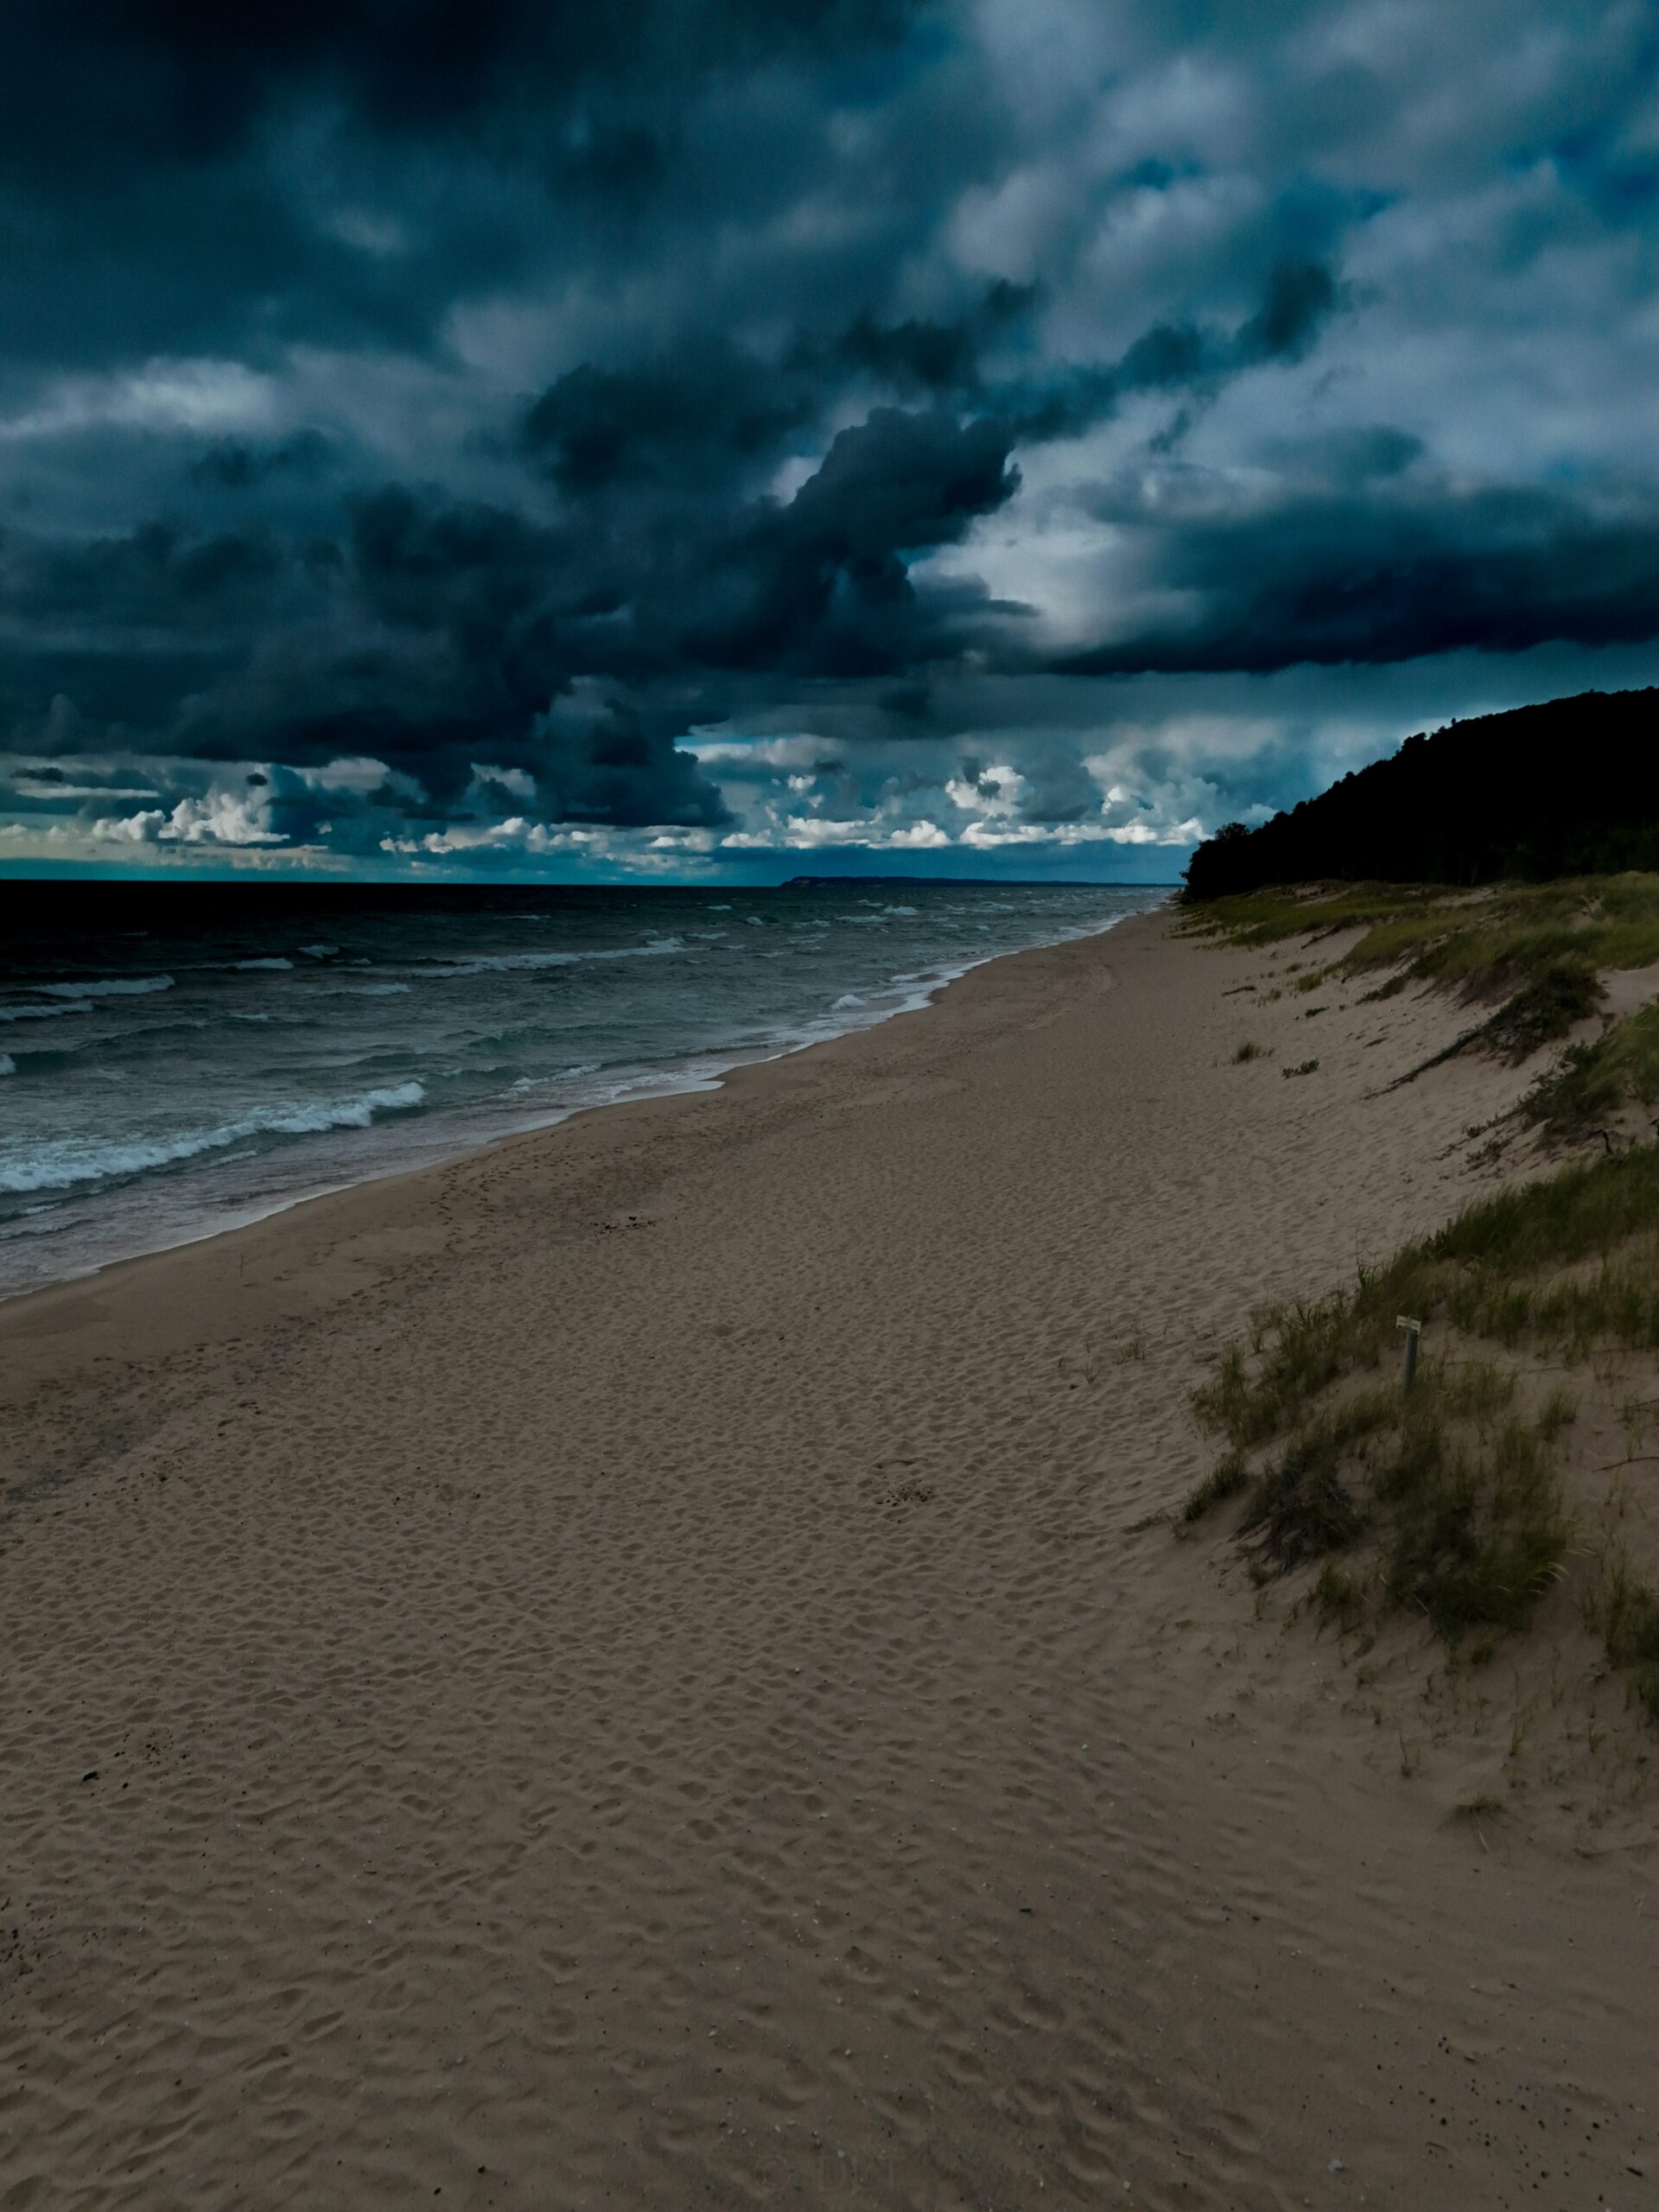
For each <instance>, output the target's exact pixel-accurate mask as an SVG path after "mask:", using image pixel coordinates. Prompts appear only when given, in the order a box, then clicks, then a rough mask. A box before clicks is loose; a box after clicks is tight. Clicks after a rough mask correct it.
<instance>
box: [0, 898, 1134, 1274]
mask: <svg viewBox="0 0 1659 2212" xmlns="http://www.w3.org/2000/svg"><path fill="white" fill-rule="evenodd" d="M3 889H4V893H5V898H4V904H3V910H0V911H3V916H4V919H5V923H6V935H5V940H4V944H5V950H4V951H3V953H0V1294H12V1293H16V1292H17V1291H20V1290H25V1289H29V1288H32V1287H35V1286H37V1285H39V1284H41V1283H44V1282H48V1281H54V1280H57V1279H60V1278H61V1277H64V1276H66V1275H69V1274H76V1273H79V1272H82V1271H84V1270H86V1269H87V1268H92V1267H97V1266H99V1265H102V1264H104V1263H105V1262H108V1261H110V1260H112V1259H116V1258H119V1257H122V1256H124V1255H130V1254H132V1253H136V1252H140V1251H146V1250H151V1249H156V1248H158V1247H160V1246H162V1245H165V1244H170V1243H179V1242H181V1241H183V1240H185V1239H187V1238H189V1237H192V1236H202V1235H205V1234H207V1233H209V1232H210V1231H212V1230H215V1229H218V1228H220V1227H223V1226H226V1225H228V1224H231V1223H232V1222H235V1221H238V1220H245V1219H250V1218H252V1217H255V1216H257V1215H258V1214H260V1213H263V1212H267V1211H270V1210H271V1209H272V1208H274V1207H277V1206H280V1205H284V1204H287V1203H289V1202H290V1201H291V1200H293V1199H294V1198H298V1197H301V1196H302V1195H304V1194H305V1193H307V1192H315V1191H318V1190H321V1189H327V1188H331V1187H334V1186H337V1185H342V1184H347V1183H352V1182H355V1181H359V1180H361V1179H365V1178H366V1177H369V1176H373V1175H380V1174H385V1173H391V1172H393V1171H396V1170H397V1169H401V1168H407V1167H413V1166H420V1165H422V1164H423V1163H425V1162H427V1161H429V1160H435V1159H439V1158H442V1157H445V1156H448V1155H453V1154H455V1153H457V1152H461V1151H463V1150H465V1149H467V1147H469V1146H472V1145H474V1144H478V1143H481V1142H484V1141H486V1140H488V1139H489V1138H492V1137H494V1136H499V1135H505V1134H506V1133H507V1132H509V1131H511V1130H515V1129H524V1128H534V1127H537V1126H538V1125H542V1124H545V1123H549V1122H556V1121H560V1120H563V1118H565V1117H566V1116H568V1115H569V1114H571V1113H574V1112H575V1111H577V1110H579V1109H582V1108H583V1107H589V1106H594V1105H601V1104H605V1103H610V1102H613V1101H615V1100H618V1099H623V1098H635V1097H640V1096H647V1095H649V1094H651V1093H653V1092H662V1091H669V1090H686V1089H691V1088H696V1087H702V1086H704V1085H707V1084H710V1083H712V1082H713V1081H714V1080H715V1078H716V1077H718V1076H719V1074H720V1073H721V1071H723V1070H725V1069H727V1068H729V1067H732V1066H734V1065H736V1064H738V1063H739V1062H741V1061H745V1060H755V1059H763V1058H770V1057H772V1056H773V1055H775V1054H777V1053H779V1052H789V1051H791V1050H794V1049H796V1048H798V1047H799V1046H803V1045H808V1044H811V1043H813V1042H815V1041H817V1039H821V1038H824V1037H829V1036H833V1035H836V1034H837V1033H841V1032H843V1031H846V1030H849V1029H858V1028H863V1027H868V1026H869V1025H870V1024H872V1023H874V1022H877V1021H880V1020H885V1019H887V1017H888V1016H889V1015H890V1014H895V1013H899V1012H901V1011H903V1010H905V1009H907V1008H909V1007H916V1006H918V1005H921V1004H924V1003H925V1001H926V999H927V997H928V995H929V994H930V992H931V991H932V990H934V989H936V988H938V985H939V984H941V983H943V982H947V981H949V980H950V978H951V977H952V976H957V975H960V974H961V973H962V972H963V970H964V969H967V968H969V967H971V966H972V965H974V964H975V963H976V962H978V961H981V960H984V959H987V958H989V957H992V956H994V955H995V954H998V953H1002V952H1010V951H1014V950H1019V949H1021V948H1023V947H1026V946H1029V945H1034V944H1052V943H1056V942H1058V941H1060V940H1062V939H1065V938H1073V937H1077V936H1082V935H1084V934H1087V933H1089V932H1090V931H1096V930H1099V929H1103V928H1107V927H1109V926H1110V925H1111V924H1112V923H1113V922H1114V921H1116V920H1119V919H1121V918H1122V917H1123V916H1124V915H1125V914H1128V913H1132V912H1137V911H1139V910H1141V909H1142V908H1144V907H1146V906H1151V905H1154V904H1156V903H1157V902H1158V900H1160V899H1161V898H1162V897H1164V896H1165V895H1166V894H1165V893H1163V892H1161V891H1160V890H1156V889H1147V888H1144V887H1134V888H1125V889H1112V888H1109V887H1103V886H1102V887H1082V886H1048V885H1043V886H1023V885H1006V884H996V885H993V884H986V885H983V886H980V885H974V886H967V887H957V886H949V885H930V884H922V883H913V884H912V883H906V884H903V885H901V886H885V885H874V884H870V883H868V882H866V883H858V882H849V883H845V884H838V885H833V886H823V887H819V886H811V887H785V888H784V889H781V890H758V891H736V890H724V891H721V890H707V891H702V890H696V891H692V890H655V889H652V890H633V889H618V890H566V889H557V888H547V887H512V888H498V887H479V888H471V887H442V888H439V887H426V886H423V887H408V888H403V887H399V888H395V889H389V888H385V887H370V886H353V887H339V886H309V885H303V886H302V885H284V886H264V885H261V886H246V887H245V886H234V887H218V886H208V885H199V884H192V885H173V884H166V885H150V884H121V885H107V886H86V885H73V886H71V885H67V884H43V883H13V884H10V885H8V886H5V887H3Z"/></svg>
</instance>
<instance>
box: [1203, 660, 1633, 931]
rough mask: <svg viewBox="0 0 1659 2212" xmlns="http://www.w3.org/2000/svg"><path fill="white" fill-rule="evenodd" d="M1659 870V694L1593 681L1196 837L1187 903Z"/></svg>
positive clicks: (1447, 732) (1455, 726)
mask: <svg viewBox="0 0 1659 2212" xmlns="http://www.w3.org/2000/svg"><path fill="white" fill-rule="evenodd" d="M1619 868H1659V690H1646V691H1615V692H1611V693H1609V692H1602V691H1586V692H1583V693H1581V694H1580V696H1578V697H1577V698H1575V699H1552V700H1551V701H1550V702H1548V705H1546V706H1541V707H1517V708H1516V709H1514V710H1513V711H1512V712H1511V713H1509V714H1503V715H1481V716H1480V717H1479V718H1478V720H1477V721H1466V722H1453V723H1452V725H1451V727H1450V728H1447V729H1443V730H1440V731H1437V732H1436V734H1434V735H1433V737H1409V738H1408V739H1407V740H1406V741H1405V743H1404V744H1403V745H1402V747H1401V748H1400V750H1399V751H1398V753H1395V754H1393V755H1392V756H1391V757H1390V758H1389V760H1378V761H1376V762H1374V763H1373V764H1372V766H1370V767H1369V768H1362V769H1360V770H1358V772H1357V773H1356V774H1354V775H1351V776H1344V778H1343V779H1342V781H1341V782H1340V783H1338V784H1332V786H1331V788H1330V790H1329V791H1321V792H1320V793H1319V797H1318V798H1310V799H1304V800H1303V801H1302V803H1301V804H1300V806H1296V807H1293V808H1292V809H1291V810H1290V812H1289V813H1288V814H1275V815H1274V817H1273V819H1272V821H1271V822H1265V823H1262V827H1261V828H1260V829H1244V828H1243V826H1242V825H1241V824H1240V823H1236V822H1235V823H1229V824H1228V825H1227V827H1226V828H1225V829H1221V830H1219V831H1217V834H1216V836H1213V837H1211V839H1210V840H1209V841H1208V842H1207V843H1205V844H1202V845H1200V846H1199V847H1198V851H1197V852H1196V853H1195V854H1194V855H1192V866H1191V867H1190V868H1188V870H1187V875H1186V896H1187V897H1188V899H1219V898H1223V897H1224V896H1225V895H1226V894H1227V893H1229V892H1232V891H1252V890H1255V888H1256V887H1258V886H1259V885H1262V884H1264V883H1304V882H1309V881H1313V880H1320V879H1332V878H1334V879H1337V880H1343V881H1348V882H1357V881H1361V880H1368V879H1369V880H1380V881H1383V882H1388V883H1488V882H1491V881H1493V880H1496V879H1498V878H1500V877H1508V876H1518V877H1523V878H1529V879H1531V880H1539V879H1541V878H1543V877H1546V876H1553V875H1605V874H1611V873H1612V872H1613V871H1615V870H1617V869H1619Z"/></svg>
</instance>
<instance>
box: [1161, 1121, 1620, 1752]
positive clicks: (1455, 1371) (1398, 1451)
mask: <svg viewBox="0 0 1659 2212" xmlns="http://www.w3.org/2000/svg"><path fill="white" fill-rule="evenodd" d="M1403 1316H1409V1317H1410V1318H1411V1319H1413V1320H1414V1321H1416V1322H1418V1323H1420V1324H1421V1326H1422V1329H1423V1331H1424V1332H1425V1335H1426V1336H1427V1338H1428V1340H1429V1341H1430V1342H1431V1343H1436V1344H1438V1345H1440V1346H1443V1347H1444V1349H1437V1351H1435V1352H1434V1353H1433V1356H1430V1357H1425V1358H1424V1360H1423V1361H1422V1363H1421V1365H1420V1367H1419V1369H1418V1370H1417V1373H1416V1376H1415V1379H1414V1383H1413V1384H1412V1386H1411V1388H1410V1389H1405V1388H1404V1387H1403V1383H1402V1375H1401V1373H1400V1372H1399V1371H1398V1370H1393V1362H1394V1359H1395V1357H1396V1354H1397V1349H1398V1347H1399V1344H1400V1335H1399V1330H1398V1324H1399V1321H1400V1319H1402V1317H1403ZM1610 1350H1617V1351H1633V1352H1644V1353H1652V1352H1654V1351H1659V1148H1653V1147H1643V1148H1641V1149H1637V1150H1631V1151H1628V1152H1624V1153H1619V1154H1611V1155H1608V1156H1599V1157H1597V1158H1595V1159H1592V1160H1585V1161H1581V1162H1579V1163H1577V1164H1575V1165H1573V1166H1569V1167H1567V1168H1565V1169H1563V1170H1560V1171H1559V1172H1557V1173H1554V1174H1551V1175H1549V1176H1546V1177H1543V1178H1541V1179H1538V1180H1536V1181H1534V1182H1529V1183H1525V1184H1520V1185H1515V1186H1513V1187H1511V1188H1510V1189H1508V1190H1505V1191H1502V1192H1497V1194H1496V1195H1494V1196H1492V1197H1491V1198H1484V1199H1482V1200H1480V1201H1479V1202H1478V1203H1477V1204H1475V1205H1470V1206H1467V1207H1465V1209H1464V1211H1462V1212H1461V1213H1459V1214H1458V1215H1457V1216H1456V1217H1454V1218H1453V1219H1452V1221H1450V1222H1448V1223H1447V1224H1446V1226H1445V1227H1444V1228H1443V1229H1441V1230H1438V1231H1437V1232H1435V1233H1434V1234H1433V1235H1432V1236H1426V1237H1422V1238H1420V1239H1418V1240H1416V1241H1415V1242H1414V1243H1410V1244H1408V1245H1405V1246H1403V1247H1402V1249H1401V1250H1400V1251H1398V1252H1397V1253H1396V1254H1395V1255H1394V1257H1393V1258H1392V1259H1391V1260H1389V1262H1387V1263H1386V1264H1384V1265H1383V1266H1380V1267H1376V1268H1361V1269H1360V1270H1359V1271H1358V1273H1357V1275H1356V1277H1355V1279H1354V1281H1352V1282H1351V1284H1349V1285H1348V1286H1347V1287H1344V1288H1343V1289H1341V1290H1339V1291H1338V1292H1336V1293H1333V1294H1332V1295H1331V1296H1329V1297H1326V1298H1324V1299H1318V1300H1293V1301H1290V1302H1287V1303H1285V1304H1282V1305H1280V1306H1274V1307H1271V1308H1269V1309H1268V1310H1266V1311H1265V1312H1263V1313H1260V1314H1258V1315H1257V1316H1256V1318H1255V1325H1254V1327H1253V1329H1252V1332H1251V1334H1250V1336H1249V1338H1248V1339H1247V1340H1243V1341H1240V1342H1236V1343H1234V1344H1231V1345H1230V1346H1229V1347H1228V1348H1227V1349H1226V1350H1225V1351H1224V1353H1223V1354H1222V1356H1221V1357H1220V1359H1219V1361H1218V1362H1217V1368H1216V1371H1215V1374H1214V1376H1213V1377H1212V1378H1211V1381H1210V1382H1209V1383H1207V1384H1206V1385H1205V1387H1204V1388H1203V1389H1200V1390H1199V1391H1198V1393H1197V1394H1196V1395H1195V1398H1194V1402H1193V1403H1194V1410H1195V1412H1196V1414H1197V1415H1198V1419H1199V1421H1200V1422H1201V1423H1202V1425H1203V1426H1204V1427H1205V1428H1206V1429H1208V1430H1210V1431H1211V1433H1217V1434H1218V1435H1219V1436H1221V1437H1222V1438H1223V1439H1224V1441H1225V1445H1226V1450H1225V1452H1224V1456H1223V1457H1222V1459H1220V1460H1219V1462H1218V1463H1217V1466H1216V1467H1215V1468H1214V1469H1213V1470H1212V1471H1211V1474H1210V1475H1209V1476H1208V1477H1206V1478H1205V1480H1204V1481H1203V1482H1202V1483H1200V1484H1198V1485H1197V1486H1196V1487H1195V1489H1194V1490H1193V1491H1192V1493H1191V1494H1190V1495H1189V1497H1188V1498H1187V1500H1186V1502H1185V1506H1184V1508H1183V1518H1184V1521H1185V1522H1186V1523H1188V1524H1191V1523H1192V1522H1196V1521H1198V1520H1199V1519H1201V1518H1203V1517H1204V1516H1205V1515H1207V1514H1208V1513H1210V1512H1211V1510H1214V1509H1215V1508H1216V1507H1217V1506H1219V1505H1220V1504H1222V1503H1224V1501H1225V1500H1227V1499H1229V1498H1231V1497H1243V1500H1244V1503H1243V1511H1242V1513H1241V1514H1240V1516H1239V1518H1238V1522H1237V1524H1236V1536H1237V1540H1238V1541H1239V1542H1240V1543H1241V1544H1242V1545H1243V1547H1244V1548H1246V1550H1247V1551H1248V1552H1249V1554H1250V1555H1251V1559H1252V1563H1253V1567H1254V1569H1255V1571H1256V1572H1258V1573H1268V1574H1270V1575H1278V1574H1284V1573H1290V1572H1292V1571H1294V1569H1296V1568H1299V1567H1305V1566H1310V1565H1315V1564H1317V1565H1318V1566H1319V1574H1318V1577H1317V1579H1316V1580H1315V1581H1314V1583H1313V1588H1312V1596H1313V1602H1314V1604H1315V1605H1316V1606H1317V1608H1318V1610H1319V1612H1320V1613H1321V1615H1322V1616H1323V1617H1324V1618H1325V1619H1327V1620H1329V1621H1332V1622H1333V1623H1334V1624H1336V1625H1337V1626H1338V1628H1339V1629H1340V1630H1343V1631H1344V1633H1347V1632H1351V1631H1352V1630H1356V1629H1357V1628H1358V1627H1359V1626H1360V1625H1361V1624H1363V1622H1364V1621H1366V1620H1367V1619H1370V1618H1377V1617H1381V1616H1382V1615H1383V1614H1387V1613H1390V1612H1410V1613H1415V1614H1417V1615H1419V1616H1421V1618H1424V1619H1426V1620H1427V1622H1429V1623H1430V1624H1432V1626H1433V1629H1434V1630H1436V1632H1437V1633H1438V1634H1439V1635H1440V1636H1441V1637H1444V1638H1445V1639H1446V1641H1447V1642H1448V1643H1452V1644H1454V1645H1455V1644H1459V1643H1462V1641H1463V1640H1464V1639H1465V1638H1466V1637H1470V1636H1471V1634H1477V1635H1478V1636H1479V1637H1484V1638H1488V1639H1490V1638H1491V1637H1496V1636H1501V1635H1503V1634H1504V1633H1507V1632H1509V1631H1510V1630H1516V1629H1520V1628H1522V1627H1523V1626H1524V1625H1525V1624H1526V1623H1527V1621H1528V1620H1529V1618H1530V1616H1531V1614H1532V1611H1533V1610H1534V1608H1535V1606H1536V1605H1537V1604H1538V1601H1539V1600H1540V1599H1541V1598H1542V1596H1543V1595H1544V1594H1545V1592H1547V1591H1548V1589H1549V1588H1550V1587H1551V1586H1552V1585H1553V1584H1554V1582H1555V1581H1556V1580H1559V1579H1560V1576H1561V1575H1562V1573H1563V1572H1564V1570H1565V1567H1566V1565H1567V1559H1568V1555H1569V1552H1570V1551H1571V1550H1572V1548H1573V1545H1574V1542H1575V1537H1576V1535H1577V1516H1576V1513H1575V1510H1574V1508H1573V1504H1572V1503H1571V1500H1570V1498H1569V1495H1568V1490H1567V1484H1566V1483H1565V1481H1564V1478H1563V1470H1562V1465H1561V1449H1560V1447H1561V1440H1562V1436H1563V1433H1564V1431H1565V1430H1566V1429H1567V1427H1568V1426H1569V1425H1570V1424H1571V1422H1572V1421H1573V1419H1574V1417H1575V1413H1576V1409H1577V1401H1576V1396H1575V1394H1574V1393H1573V1391H1572V1390H1570V1389H1567V1387H1566V1386H1564V1385H1563V1384H1562V1383H1560V1381H1559V1380H1558V1379H1552V1377H1553V1376H1554V1370H1556V1369H1558V1368H1559V1367H1560V1366H1561V1365H1568V1366H1570V1365H1573V1364H1574V1363H1586V1362H1588V1361H1591V1360H1592V1359H1594V1358H1596V1357H1599V1356H1603V1355H1605V1353H1606V1352H1608V1351H1610ZM1391 1370H1392V1371H1391ZM1586 1619H1587V1620H1589V1621H1590V1623H1591V1624H1592V1627H1594V1628H1595V1629H1596V1630H1597V1631H1598V1632H1599V1634H1600V1636H1601V1637H1602V1639H1603V1641H1604V1643H1605V1648H1606V1652H1607V1656H1608V1658H1609V1660H1610V1662H1611V1663H1612V1664H1613V1665H1615V1666H1618V1667H1622V1668H1626V1669H1630V1670H1631V1675H1630V1680H1631V1694H1632V1695H1633V1697H1636V1698H1637V1699H1638V1700H1640V1701H1641V1702H1642V1703H1643V1705H1644V1706H1647V1707H1649V1708H1650V1709H1651V1710H1652V1711H1653V1712H1654V1713H1655V1715H1656V1718H1659V1592H1656V1591H1655V1590H1654V1589H1653V1588H1652V1587H1651V1586H1649V1585H1648V1584H1647V1583H1646V1582H1644V1581H1643V1580H1641V1578H1640V1577H1639V1576H1637V1573H1636V1572H1635V1570H1634V1569H1633V1568H1632V1567H1630V1563H1629V1561H1628V1560H1627V1559H1625V1558H1624V1555H1623V1554H1608V1555H1607V1556H1606V1557H1605V1558H1604V1560H1603V1563H1602V1567H1601V1569H1600V1571H1599V1575H1598V1577H1597V1578H1595V1579H1594V1580H1593V1581H1592V1586H1591V1589H1590V1592H1589V1595H1588V1597H1587V1599H1586ZM1649 1693H1651V1694H1649Z"/></svg>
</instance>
